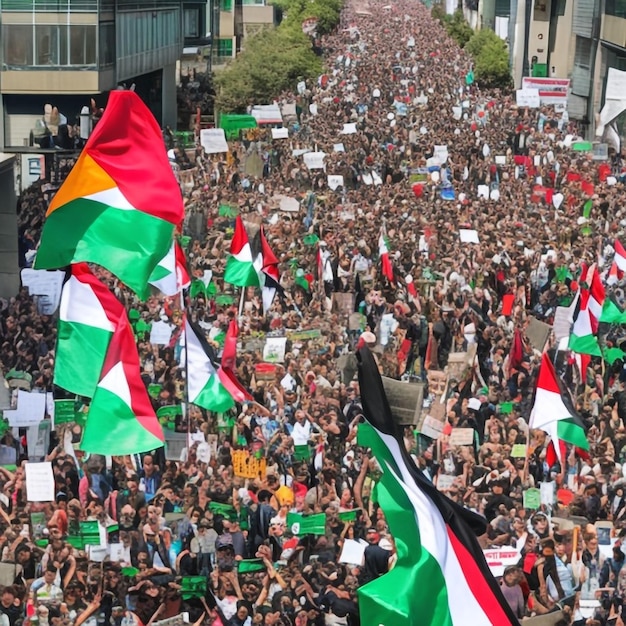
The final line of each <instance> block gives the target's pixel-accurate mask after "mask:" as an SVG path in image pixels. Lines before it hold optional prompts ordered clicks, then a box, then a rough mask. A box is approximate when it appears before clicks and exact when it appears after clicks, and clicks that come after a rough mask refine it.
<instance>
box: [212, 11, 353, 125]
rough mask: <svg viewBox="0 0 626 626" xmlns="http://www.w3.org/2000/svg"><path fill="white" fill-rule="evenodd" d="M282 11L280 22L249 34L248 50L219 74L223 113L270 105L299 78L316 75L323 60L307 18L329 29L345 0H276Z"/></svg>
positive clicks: (219, 101)
mask: <svg viewBox="0 0 626 626" xmlns="http://www.w3.org/2000/svg"><path fill="white" fill-rule="evenodd" d="M274 4H275V6H276V7H277V8H280V10H281V11H282V13H283V20H282V22H281V23H280V25H279V26H277V27H275V28H269V29H266V30H263V31H261V32H260V33H257V34H256V35H254V36H253V37H251V38H249V39H246V42H245V48H244V50H243V51H242V52H241V53H240V54H239V55H238V56H237V58H236V59H234V60H233V61H232V62H231V63H230V64H229V65H228V67H227V68H225V69H224V70H223V71H221V72H219V73H218V74H217V75H216V83H217V87H218V89H217V92H218V95H217V99H216V106H217V107H218V109H219V110H220V111H223V112H231V113H234V112H243V111H245V109H246V107H247V106H248V105H250V104H253V103H256V104H266V103H268V102H271V101H272V100H273V99H274V98H276V97H277V96H278V95H279V94H280V93H281V92H282V91H284V90H286V89H290V88H291V89H293V87H294V86H295V83H296V82H297V81H299V80H307V79H308V80H315V79H317V77H318V76H319V75H320V73H321V72H322V68H323V66H322V59H321V58H320V57H319V56H317V55H316V54H315V52H314V50H313V41H312V38H311V37H309V36H308V35H306V34H305V33H304V32H303V31H302V22H304V21H305V20H307V19H310V18H315V19H316V20H317V33H318V34H324V33H327V32H330V31H331V30H332V29H333V28H335V26H336V25H337V24H338V22H339V12H340V10H341V6H342V2H341V0H313V1H312V2H310V1H308V0H274Z"/></svg>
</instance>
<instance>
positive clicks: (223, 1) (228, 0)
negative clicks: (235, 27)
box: [220, 0, 233, 11]
mask: <svg viewBox="0 0 626 626" xmlns="http://www.w3.org/2000/svg"><path fill="white" fill-rule="evenodd" d="M232 10H233V0H220V11H232Z"/></svg>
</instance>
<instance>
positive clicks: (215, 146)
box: [200, 128, 228, 154]
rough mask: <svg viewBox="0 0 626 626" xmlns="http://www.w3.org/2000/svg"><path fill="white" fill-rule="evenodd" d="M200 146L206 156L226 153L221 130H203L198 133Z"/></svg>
mask: <svg viewBox="0 0 626 626" xmlns="http://www.w3.org/2000/svg"><path fill="white" fill-rule="evenodd" d="M200 145H201V146H202V147H203V148H204V151H205V152H206V153H207V154H220V153H222V152H228V144H227V143H226V135H225V134H224V129H223V128H203V129H202V130H201V131H200Z"/></svg>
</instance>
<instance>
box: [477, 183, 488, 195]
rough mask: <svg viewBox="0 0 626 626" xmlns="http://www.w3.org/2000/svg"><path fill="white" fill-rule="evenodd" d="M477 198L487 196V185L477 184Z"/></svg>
mask: <svg viewBox="0 0 626 626" xmlns="http://www.w3.org/2000/svg"><path fill="white" fill-rule="evenodd" d="M476 191H477V193H478V197H479V198H488V197H489V185H478V187H477V189H476Z"/></svg>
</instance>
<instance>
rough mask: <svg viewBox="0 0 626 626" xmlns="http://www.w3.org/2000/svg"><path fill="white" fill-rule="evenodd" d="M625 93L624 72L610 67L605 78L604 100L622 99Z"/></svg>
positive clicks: (625, 77) (625, 76) (625, 79)
mask: <svg viewBox="0 0 626 626" xmlns="http://www.w3.org/2000/svg"><path fill="white" fill-rule="evenodd" d="M625 95H626V72H624V71H622V70H618V69H617V68H615V67H610V68H609V72H608V76H607V78H606V95H605V99H606V100H624V99H626V98H625Z"/></svg>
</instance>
